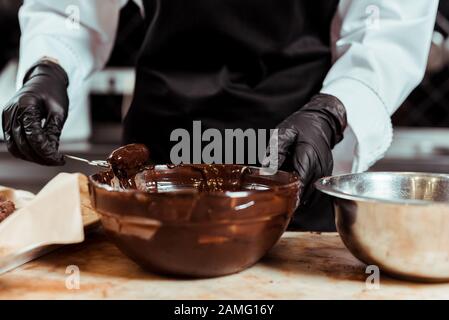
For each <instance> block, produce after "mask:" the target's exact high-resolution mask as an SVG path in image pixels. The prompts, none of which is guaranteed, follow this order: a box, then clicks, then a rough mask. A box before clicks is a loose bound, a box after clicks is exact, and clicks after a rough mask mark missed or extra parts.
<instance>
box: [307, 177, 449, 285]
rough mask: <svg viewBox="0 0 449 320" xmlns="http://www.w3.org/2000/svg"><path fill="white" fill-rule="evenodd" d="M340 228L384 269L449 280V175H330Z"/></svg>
mask: <svg viewBox="0 0 449 320" xmlns="http://www.w3.org/2000/svg"><path fill="white" fill-rule="evenodd" d="M316 188H317V189H318V190H320V191H322V192H324V193H326V194H328V195H331V196H333V197H334V198H335V208H336V210H335V215H336V217H335V218H336V225H337V230H338V232H339V234H340V236H341V238H342V240H343V242H344V244H345V245H346V247H347V248H348V249H349V250H350V251H351V252H352V254H353V255H354V256H355V257H357V258H358V259H360V260H361V261H363V262H365V263H366V264H370V265H377V266H378V267H379V268H380V270H381V271H382V272H385V273H388V274H390V275H393V276H396V277H400V278H405V279H408V280H417V281H448V280H449V175H446V174H430V173H409V172H407V173H403V172H367V173H360V174H348V175H340V176H334V177H327V178H323V179H321V180H319V181H318V182H316Z"/></svg>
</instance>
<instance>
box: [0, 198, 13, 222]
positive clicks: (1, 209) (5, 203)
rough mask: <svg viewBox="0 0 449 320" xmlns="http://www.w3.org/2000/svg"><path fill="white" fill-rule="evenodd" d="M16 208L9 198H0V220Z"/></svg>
mask: <svg viewBox="0 0 449 320" xmlns="http://www.w3.org/2000/svg"><path fill="white" fill-rule="evenodd" d="M15 210H16V206H15V205H14V202H12V201H10V200H0V222H2V221H3V220H5V219H6V218H7V217H9V216H10V215H11V214H12V213H13V212H14V211H15Z"/></svg>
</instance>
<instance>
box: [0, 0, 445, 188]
mask: <svg viewBox="0 0 449 320" xmlns="http://www.w3.org/2000/svg"><path fill="white" fill-rule="evenodd" d="M20 5H21V1H19V0H0V34H1V35H2V38H1V39H2V41H3V43H2V45H1V46H0V103H1V101H3V100H5V99H6V98H8V97H9V96H10V95H12V94H13V93H14V90H13V89H11V88H13V82H14V79H13V78H12V74H13V73H14V72H15V69H14V68H15V65H16V60H17V57H18V47H19V36H20V29H19V24H18V20H17V13H18V9H19V7H20ZM144 30H145V26H144V22H143V18H142V17H141V15H140V11H139V8H138V6H137V5H136V4H135V3H134V2H132V1H130V2H129V3H128V4H127V5H126V7H124V8H123V9H122V11H121V15H120V25H119V31H118V35H117V39H116V43H115V47H114V50H113V53H112V55H111V57H110V59H109V62H108V64H107V68H106V69H105V70H104V71H102V72H100V73H98V74H97V75H95V76H94V77H93V79H92V80H91V82H90V90H89V92H88V93H87V94H88V100H87V101H88V102H89V106H88V110H89V113H90V122H91V125H92V134H91V135H90V137H89V138H88V139H85V138H82V139H77V138H76V137H75V138H72V139H71V140H70V141H64V142H63V144H62V149H63V151H65V152H67V153H69V152H70V153H73V154H76V155H79V156H83V157H87V158H90V159H95V158H98V159H102V158H104V157H105V156H106V155H107V154H108V153H109V152H110V151H111V150H112V149H113V148H115V147H116V146H118V145H119V143H120V138H121V125H120V122H121V120H122V118H123V116H124V114H125V113H126V111H127V108H128V106H129V103H130V101H131V99H132V89H133V81H134V73H133V66H134V63H135V61H136V57H137V54H138V50H139V46H140V44H141V42H142V39H143V36H144ZM448 39H449V1H441V4H440V10H439V17H438V21H437V25H436V26H435V33H434V36H433V45H432V50H431V54H430V58H429V64H428V70H427V74H426V76H425V79H424V81H423V82H422V84H421V85H420V86H419V87H418V88H417V89H416V90H415V91H414V92H413V93H412V94H411V95H410V97H409V98H408V99H407V101H406V102H405V103H404V104H403V105H402V106H401V107H400V108H399V109H398V111H397V112H396V113H395V114H394V115H393V123H394V125H395V137H394V142H393V145H392V147H391V148H390V150H389V151H388V153H387V155H386V157H385V159H383V160H381V161H379V162H378V163H377V164H376V165H375V166H374V167H373V168H372V169H371V170H401V171H432V172H446V173H447V172H449V103H448V102H449V40H448ZM8 85H9V86H8ZM2 98H3V100H2ZM60 170H61V169H60V168H42V167H40V166H37V165H35V164H30V163H26V162H23V161H18V160H15V159H13V158H11V156H10V155H9V154H8V153H7V151H6V148H5V146H4V145H3V144H2V143H0V185H8V186H13V187H18V188H23V189H28V190H31V191H37V190H39V189H40V188H41V187H42V185H43V184H44V183H45V182H46V181H48V180H49V179H50V178H51V177H53V176H54V175H55V174H56V173H57V172H59V171H60ZM63 170H64V171H67V172H76V171H81V172H85V173H90V172H92V169H90V168H86V167H83V166H80V165H79V164H78V163H73V162H69V163H68V164H67V165H66V166H65V167H64V168H63Z"/></svg>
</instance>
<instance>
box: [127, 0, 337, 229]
mask: <svg viewBox="0 0 449 320" xmlns="http://www.w3.org/2000/svg"><path fill="white" fill-rule="evenodd" d="M337 5H338V0H313V1H310V0H148V1H144V6H145V11H146V23H147V30H148V31H147V33H146V36H145V40H144V43H143V46H142V49H141V53H140V57H139V59H138V63H137V69H136V70H137V71H136V87H135V92H134V101H133V103H132V105H131V107H130V110H129V112H128V114H127V116H126V118H125V122H124V140H125V143H131V142H140V143H145V144H146V145H148V147H149V148H150V150H151V156H152V159H154V160H155V162H157V163H168V162H170V150H171V148H172V146H173V145H174V144H175V142H170V134H171V132H172V131H173V130H174V129H176V128H185V129H187V130H188V131H191V128H192V123H193V121H195V120H200V121H201V125H202V130H203V131H204V130H206V129H208V128H216V129H219V130H221V131H223V130H224V129H225V128H226V129H234V128H241V129H248V128H252V129H272V128H275V126H276V125H277V124H279V123H280V122H281V121H282V120H283V119H285V118H286V117H287V116H289V115H290V114H292V113H294V112H295V111H297V110H298V109H299V108H300V107H301V106H303V105H304V104H305V103H307V102H308V101H309V99H310V98H311V97H312V96H313V95H315V94H317V93H318V92H319V90H320V88H321V86H322V82H323V80H324V77H325V76H326V74H327V72H328V71H329V69H330V67H331V53H330V28H331V27H330V26H331V20H332V18H333V16H334V14H335V12H336V8H337ZM314 202H315V203H318V204H319V205H323V203H322V201H314ZM330 208H331V207H330V206H329V203H327V204H326V209H321V208H320V209H318V210H314V209H313V208H310V210H309V209H307V210H304V209H301V212H299V213H298V214H297V215H296V219H295V223H294V224H296V225H297V226H298V227H299V228H301V229H314V230H327V229H329V227H330V228H331V229H332V228H333V226H334V222H333V214H332V210H331V209H330Z"/></svg>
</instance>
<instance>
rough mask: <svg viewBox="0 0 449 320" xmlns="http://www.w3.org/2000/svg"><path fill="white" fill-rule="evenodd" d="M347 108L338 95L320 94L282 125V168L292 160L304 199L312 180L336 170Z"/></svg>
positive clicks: (279, 148)
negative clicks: (335, 152)
mask: <svg viewBox="0 0 449 320" xmlns="http://www.w3.org/2000/svg"><path fill="white" fill-rule="evenodd" d="M346 124H347V120H346V110H345V108H344V106H343V104H342V103H341V102H340V101H339V100H338V99H337V98H336V97H334V96H331V95H326V94H319V95H316V96H314V97H313V98H312V100H311V101H310V102H309V103H308V104H306V105H305V106H304V107H303V108H301V109H300V110H299V111H297V112H295V113H294V114H292V115H291V116H289V117H288V118H287V119H285V120H284V121H283V122H282V123H281V124H279V125H278V126H277V129H278V168H281V167H282V166H283V165H284V164H285V163H286V162H290V163H291V165H292V166H293V168H294V170H295V171H296V172H297V173H298V175H299V178H300V181H301V182H302V191H303V195H302V197H301V203H302V204H306V202H307V200H308V199H309V197H310V194H311V192H312V190H313V189H314V188H313V186H312V184H313V183H314V182H315V181H316V180H318V179H319V178H321V177H324V176H329V175H331V174H332V169H333V159H332V152H331V150H332V148H333V147H334V146H335V144H337V143H338V142H340V141H341V140H342V139H343V131H344V129H345V128H346Z"/></svg>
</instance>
